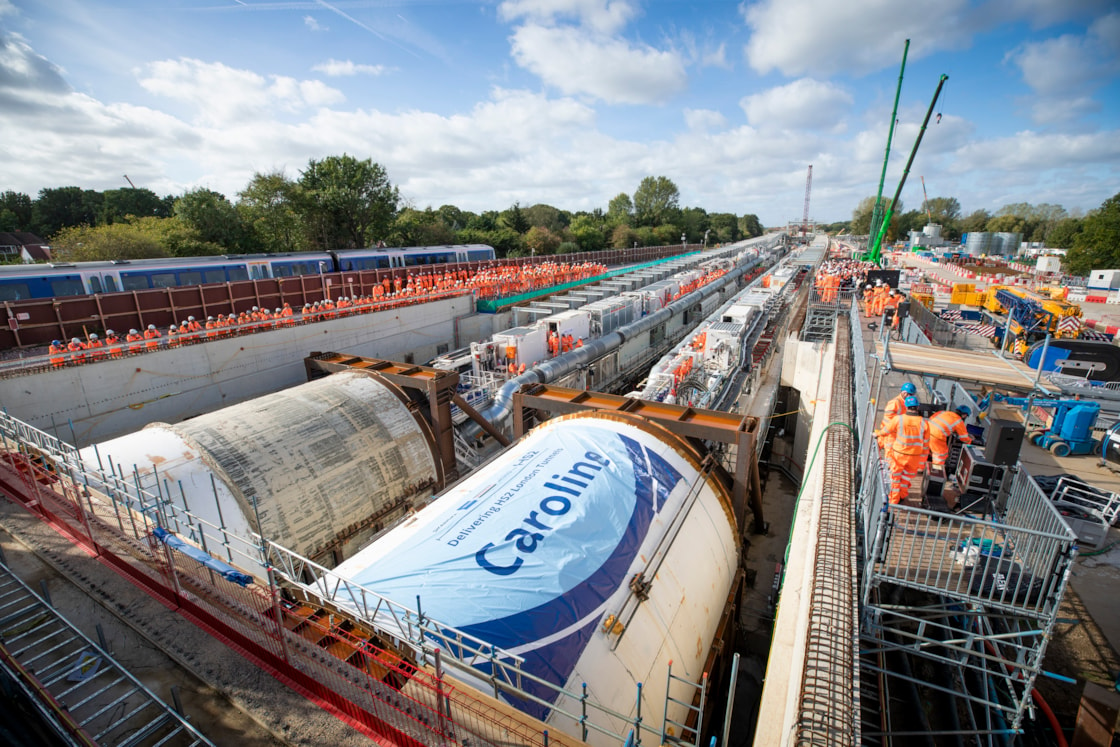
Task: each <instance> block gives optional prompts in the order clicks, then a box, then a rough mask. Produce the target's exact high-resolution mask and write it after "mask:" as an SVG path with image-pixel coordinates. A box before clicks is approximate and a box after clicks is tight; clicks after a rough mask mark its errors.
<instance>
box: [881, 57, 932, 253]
mask: <svg viewBox="0 0 1120 747" xmlns="http://www.w3.org/2000/svg"><path fill="white" fill-rule="evenodd" d="M947 80H949V76H948V75H942V76H941V79H940V80H938V81H937V90H936V91H934V92H933V101H930V102H929V109H928V110H927V111H926V118H925V119H923V120H922V129H920V130H918V139H917V140H915V141H914V148H913V150H911V151H910V158H909V159H908V160H907V161H906V168H904V169H903V170H902V179H901V180H900V181H899V182H898V189H896V190H895V191H894V198H893V199H892V200H891V204H890V205H888V206H887V212H886V214H885V215H884V216H883V224H882V225H881V226H879V230H878V232H877V233H876V234H875V235H874V236H872V237H871V241H870V243H869V244H868V245H867V253H866V254H864V255H863V259H864V260H865V261H870V262H875V263H876V264H878V262H879V255H880V252H881V250H882V246H883V237H884V236H886V235H887V228H888V227H889V226H890V225H891V218H892V217H894V208H895V205H897V204H898V198H899V196H900V195H901V194H902V187H903V186H904V185H905V184H906V176H907V175H908V174H909V173H910V167H911V166H912V165H913V164H914V156H916V155H918V146H919V145H921V144H922V136H923V135H925V134H926V127H927V126H929V118H930V117H931V116H933V109H934V107H936V106H937V97H938V96H940V95H941V89H942V88H944V87H945V81H947Z"/></svg>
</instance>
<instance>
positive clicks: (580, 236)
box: [568, 213, 607, 252]
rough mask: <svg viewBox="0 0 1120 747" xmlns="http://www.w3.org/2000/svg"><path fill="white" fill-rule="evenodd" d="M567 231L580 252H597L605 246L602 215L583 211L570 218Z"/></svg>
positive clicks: (605, 235) (604, 227) (605, 238)
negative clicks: (570, 221) (598, 215)
mask: <svg viewBox="0 0 1120 747" xmlns="http://www.w3.org/2000/svg"><path fill="white" fill-rule="evenodd" d="M568 233H569V234H570V235H571V237H572V239H573V240H574V241H575V243H576V244H578V245H579V250H580V251H581V252H597V251H599V250H600V249H605V248H606V247H607V234H606V225H605V223H604V219H603V218H602V217H598V218H597V217H595V216H594V215H591V214H589V213H583V214H581V215H577V216H576V217H574V218H572V224H571V225H570V226H569V227H568Z"/></svg>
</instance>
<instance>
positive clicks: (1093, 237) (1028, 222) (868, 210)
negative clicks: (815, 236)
mask: <svg viewBox="0 0 1120 747" xmlns="http://www.w3.org/2000/svg"><path fill="white" fill-rule="evenodd" d="M883 206H884V210H885V209H886V208H887V207H889V206H890V198H889V197H885V198H883ZM874 207H875V198H874V197H865V198H864V199H862V200H860V202H859V204H858V205H857V206H856V208H855V209H854V210H853V211H852V219H851V220H850V221H845V222H842V223H832V224H829V225H826V226H822V227H821V229H822V230H824V231H827V232H829V233H833V234H835V233H839V232H840V231H845V232H846V233H849V234H852V235H856V236H862V235H865V234H867V233H868V232H869V231H870V227H871V217H872V212H873V210H874ZM902 207H903V206H902V201H901V200H899V204H898V207H897V210H896V211H895V212H894V214H893V216H892V218H891V224H890V226H889V227H888V229H887V240H888V241H896V240H906V238H907V237H908V236H909V235H910V231H921V230H922V228H923V227H925V225H926V224H927V223H937V224H939V225H940V226H941V236H942V237H943V238H945V239H947V240H949V241H959V240H960V239H961V236H963V235H964V234H967V233H973V232H976V231H991V232H993V233H1000V232H1011V233H1019V234H1022V236H1023V241H1029V242H1041V243H1042V245H1043V246H1045V247H1048V248H1051V249H1066V250H1068V251H1067V253H1066V256H1065V257H1064V258H1063V261H1062V265H1063V269H1064V270H1065V271H1066V272H1067V273H1069V274H1071V275H1087V274H1089V272H1090V271H1091V270H1101V269H1116V268H1120V194H1116V195H1114V196H1113V197H1111V198H1109V199H1107V200H1105V201H1104V202H1103V203H1102V204H1101V206H1100V207H1099V208H1097V209H1096V210H1091V211H1089V212H1088V213H1087V214H1085V215H1077V214H1071V213H1070V212H1069V211H1067V210H1066V209H1065V208H1064V207H1062V206H1061V205H1052V204H1049V203H1042V204H1039V205H1032V204H1030V203H1027V202H1016V203H1011V204H1009V205H1004V206H1003V207H1001V208H1000V209H999V210H997V211H995V213H991V212H988V211H987V210H974V211H973V212H971V213H969V214H968V215H962V214H961V204H960V202H959V201H958V200H957V199H956V198H955V197H933V198H931V199H929V200H928V201H927V202H925V203H924V204H923V206H922V209H920V210H909V211H903V209H902Z"/></svg>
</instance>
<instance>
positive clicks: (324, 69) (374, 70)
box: [311, 60, 388, 77]
mask: <svg viewBox="0 0 1120 747" xmlns="http://www.w3.org/2000/svg"><path fill="white" fill-rule="evenodd" d="M311 69H312V70H315V71H316V72H320V73H323V74H324V75H329V76H331V77H338V76H349V75H382V74H384V73H385V72H387V70H388V68H386V67H385V66H384V65H359V64H357V63H354V62H351V61H350V60H346V61H342V60H327V61H326V62H320V63H319V64H318V65H315V66H313V67H312V68H311Z"/></svg>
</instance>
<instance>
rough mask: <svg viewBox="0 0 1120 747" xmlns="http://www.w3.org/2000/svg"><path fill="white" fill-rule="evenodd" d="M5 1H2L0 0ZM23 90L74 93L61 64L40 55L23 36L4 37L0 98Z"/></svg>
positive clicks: (0, 57)
mask: <svg viewBox="0 0 1120 747" xmlns="http://www.w3.org/2000/svg"><path fill="white" fill-rule="evenodd" d="M0 2H2V0H0ZM19 90H37V91H47V92H53V93H58V92H62V91H68V90H70V86H69V84H67V83H66V81H65V80H63V78H62V70H60V69H59V67H58V66H57V65H55V64H54V63H53V62H51V61H50V60H48V59H47V58H46V57H43V56H42V55H41V54H38V53H37V52H35V50H33V49H32V48H31V45H29V44H28V43H27V41H26V40H24V38H23V37H22V36H20V35H19V34H5V35H3V36H0V96H4V98H7V97H8V96H9V95H11V93H12V92H15V91H19Z"/></svg>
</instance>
